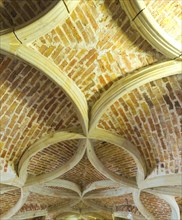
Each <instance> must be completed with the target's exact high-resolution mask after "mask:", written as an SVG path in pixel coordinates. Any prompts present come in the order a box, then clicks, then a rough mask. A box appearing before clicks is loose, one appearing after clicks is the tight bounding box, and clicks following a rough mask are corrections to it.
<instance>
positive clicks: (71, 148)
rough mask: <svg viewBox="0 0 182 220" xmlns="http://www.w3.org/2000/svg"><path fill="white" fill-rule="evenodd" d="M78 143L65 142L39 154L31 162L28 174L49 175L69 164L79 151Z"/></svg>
mask: <svg viewBox="0 0 182 220" xmlns="http://www.w3.org/2000/svg"><path fill="white" fill-rule="evenodd" d="M77 145H78V141H77V140H73V141H64V142H61V143H58V144H54V145H51V146H49V147H47V148H45V149H44V150H42V151H40V152H38V153H37V154H36V155H35V156H33V157H32V158H31V160H30V164H29V166H28V173H29V174H32V175H40V174H43V173H49V172H51V171H53V170H55V169H56V168H58V167H61V166H63V165H64V164H65V163H66V162H68V161H69V160H70V159H71V158H72V157H73V155H74V154H75V152H76V150H77Z"/></svg>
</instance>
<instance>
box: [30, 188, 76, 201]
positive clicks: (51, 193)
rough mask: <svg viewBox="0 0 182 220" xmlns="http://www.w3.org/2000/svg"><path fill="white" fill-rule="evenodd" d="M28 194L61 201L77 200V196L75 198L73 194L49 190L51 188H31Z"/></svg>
mask: <svg viewBox="0 0 182 220" xmlns="http://www.w3.org/2000/svg"><path fill="white" fill-rule="evenodd" d="M30 192H33V193H37V194H40V195H44V196H52V197H58V198H62V199H79V196H75V194H74V193H71V192H70V193H69V192H61V191H59V190H56V189H51V188H48V187H42V186H31V187H30Z"/></svg>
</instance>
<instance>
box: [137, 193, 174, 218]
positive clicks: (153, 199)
mask: <svg viewBox="0 0 182 220" xmlns="http://www.w3.org/2000/svg"><path fill="white" fill-rule="evenodd" d="M141 201H142V203H143V204H144V206H145V207H146V208H147V209H148V210H149V212H150V213H152V214H153V215H154V216H155V217H156V218H157V219H159V220H164V219H165V220H169V219H171V218H170V215H171V208H170V206H169V205H168V204H167V203H166V202H165V201H164V200H162V199H160V198H158V197H157V196H154V195H152V194H149V193H144V192H142V193H141Z"/></svg>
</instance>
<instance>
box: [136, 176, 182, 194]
mask: <svg viewBox="0 0 182 220" xmlns="http://www.w3.org/2000/svg"><path fill="white" fill-rule="evenodd" d="M181 185H182V182H181V174H172V175H166V176H156V177H153V178H147V179H145V180H144V181H143V182H141V183H140V184H139V188H140V189H142V190H143V189H147V188H148V189H149V188H154V187H160V186H181Z"/></svg>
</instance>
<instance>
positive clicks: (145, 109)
mask: <svg viewBox="0 0 182 220" xmlns="http://www.w3.org/2000/svg"><path fill="white" fill-rule="evenodd" d="M181 91H182V77H181V76H180V75H179V76H177V75H176V76H171V77H166V78H163V79H160V80H157V81H153V82H151V83H147V84H145V85H144V86H141V87H139V88H138V89H135V90H133V91H132V92H130V93H128V94H126V95H124V96H123V97H121V98H120V99H119V100H117V101H116V102H115V103H114V104H113V105H112V106H111V107H110V108H109V109H108V110H107V111H106V113H105V114H104V115H103V116H102V118H101V120H100V122H99V124H98V127H99V128H103V129H106V130H110V131H112V132H114V133H118V134H120V135H123V136H124V137H125V138H127V139H128V140H130V141H131V142H132V143H133V144H134V145H135V146H136V147H137V148H138V149H139V150H140V152H141V154H142V155H143V157H144V159H145V161H146V164H147V168H148V170H151V171H152V170H153V169H155V170H156V172H157V173H156V174H166V173H167V174H168V173H181V172H182V170H181V167H182V166H181V162H182V161H181V154H182V152H181V149H180V146H181V145H182V143H181V140H182V133H181V130H180V124H181V122H180V120H181V115H182V113H181V109H182V105H181V103H182V102H181V97H182V92H181Z"/></svg>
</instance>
